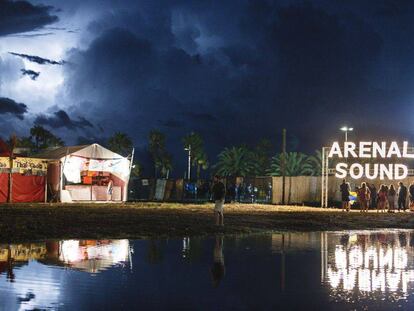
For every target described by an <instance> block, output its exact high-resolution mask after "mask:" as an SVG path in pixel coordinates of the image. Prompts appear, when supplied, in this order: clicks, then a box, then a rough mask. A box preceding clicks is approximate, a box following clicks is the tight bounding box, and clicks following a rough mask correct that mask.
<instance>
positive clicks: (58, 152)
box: [36, 144, 124, 160]
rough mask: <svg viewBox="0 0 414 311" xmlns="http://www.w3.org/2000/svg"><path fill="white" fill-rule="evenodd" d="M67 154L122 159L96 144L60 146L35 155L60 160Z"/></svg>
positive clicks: (101, 158)
mask: <svg viewBox="0 0 414 311" xmlns="http://www.w3.org/2000/svg"><path fill="white" fill-rule="evenodd" d="M67 155H71V156H77V157H81V158H88V159H96V160H116V159H124V157H123V156H121V155H119V154H117V153H115V152H113V151H111V150H109V149H106V148H105V147H102V146H101V145H98V144H92V145H81V146H69V147H60V148H58V149H54V150H50V151H47V152H44V153H42V154H39V155H37V156H36V157H37V158H41V159H49V160H60V159H62V158H64V157H65V156H67Z"/></svg>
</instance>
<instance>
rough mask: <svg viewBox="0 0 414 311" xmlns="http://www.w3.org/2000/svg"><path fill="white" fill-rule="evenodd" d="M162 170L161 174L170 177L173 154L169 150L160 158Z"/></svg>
mask: <svg viewBox="0 0 414 311" xmlns="http://www.w3.org/2000/svg"><path fill="white" fill-rule="evenodd" d="M160 160H161V161H160V169H161V170H160V171H161V176H162V177H164V178H168V176H169V174H170V172H171V170H172V156H171V154H169V153H168V152H166V151H165V152H164V153H163V154H162V156H161V159H160Z"/></svg>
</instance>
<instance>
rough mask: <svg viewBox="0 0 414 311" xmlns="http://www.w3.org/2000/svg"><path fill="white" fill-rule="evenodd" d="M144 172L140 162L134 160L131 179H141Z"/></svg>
mask: <svg viewBox="0 0 414 311" xmlns="http://www.w3.org/2000/svg"><path fill="white" fill-rule="evenodd" d="M141 172H142V166H141V164H140V163H138V161H135V160H134V163H133V164H132V167H131V177H139V176H140V175H141Z"/></svg>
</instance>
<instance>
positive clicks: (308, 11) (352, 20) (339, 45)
mask: <svg viewBox="0 0 414 311" xmlns="http://www.w3.org/2000/svg"><path fill="white" fill-rule="evenodd" d="M413 86H414V2H413V1H409V0H378V1H377V0H375V1H374V0H372V1H360V0H346V1H345V0H337V1H334V0H321V1H260V0H255V1H242V0H238V1H225V0H219V1H181V0H177V1H174V0H169V1H157V0H151V1H136V0H133V1H132V0H131V1H127V0H121V1H115V0H113V1H109V0H90V1H85V0H82V1H81V0H71V1H58V0H39V1H38V0H32V1H9V0H0V98H1V99H0V128H1V135H2V136H3V137H7V136H8V135H9V134H10V133H11V132H16V133H17V134H19V135H25V136H27V135H28V129H29V128H30V127H31V126H32V124H33V123H37V124H40V125H43V126H44V127H46V128H48V129H51V130H52V131H53V132H54V133H55V134H57V135H58V136H60V137H62V138H63V139H64V140H65V142H66V143H67V144H76V143H78V142H84V141H87V140H90V141H103V140H104V139H105V138H107V137H109V136H110V135H111V134H113V132H114V131H122V132H126V133H128V135H130V136H131V138H133V140H134V143H135V145H136V147H137V148H138V150H144V149H145V148H146V144H147V135H148V132H149V131H150V130H151V129H155V128H158V129H160V130H162V131H164V132H165V133H166V134H167V140H168V147H169V149H170V151H172V152H173V154H174V159H175V162H183V163H182V165H183V167H184V165H185V151H184V150H182V143H181V137H182V136H184V135H185V134H186V133H189V132H190V131H196V132H199V133H200V134H201V135H202V136H203V137H204V139H205V141H206V145H207V150H208V153H209V156H210V158H211V159H212V160H213V162H214V159H215V156H216V154H217V152H219V151H220V150H222V148H223V147H225V146H231V145H239V144H243V143H246V144H248V145H254V144H255V143H256V142H257V141H258V140H260V139H261V138H269V139H271V140H272V142H273V144H274V148H275V153H276V152H278V151H279V150H280V136H281V129H282V128H283V127H286V128H287V131H288V151H294V150H297V151H307V152H310V151H312V150H315V149H319V148H320V147H321V146H322V145H328V144H329V143H330V142H331V141H332V140H333V139H338V138H342V133H341V132H340V131H339V130H338V129H339V127H341V126H343V125H351V126H353V127H354V128H355V132H354V133H352V135H351V136H350V137H351V138H352V139H360V138H364V139H365V138H370V139H372V140H378V139H383V138H397V139H399V140H403V139H406V140H409V141H411V143H414V139H413V138H414V123H413V122H412V118H413V117H414V106H413V105H412V103H413V99H414V88H413ZM181 158H182V161H181ZM180 165H181V164H180Z"/></svg>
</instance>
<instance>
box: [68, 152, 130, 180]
mask: <svg viewBox="0 0 414 311" xmlns="http://www.w3.org/2000/svg"><path fill="white" fill-rule="evenodd" d="M82 171H92V172H108V173H112V174H114V175H115V176H118V177H119V178H121V179H122V180H128V177H129V161H128V159H114V160H96V159H85V158H81V157H77V156H70V157H67V159H66V161H65V162H64V168H63V173H64V175H65V177H66V179H67V181H69V182H72V183H80V182H81V175H80V173H81V172H82Z"/></svg>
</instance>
